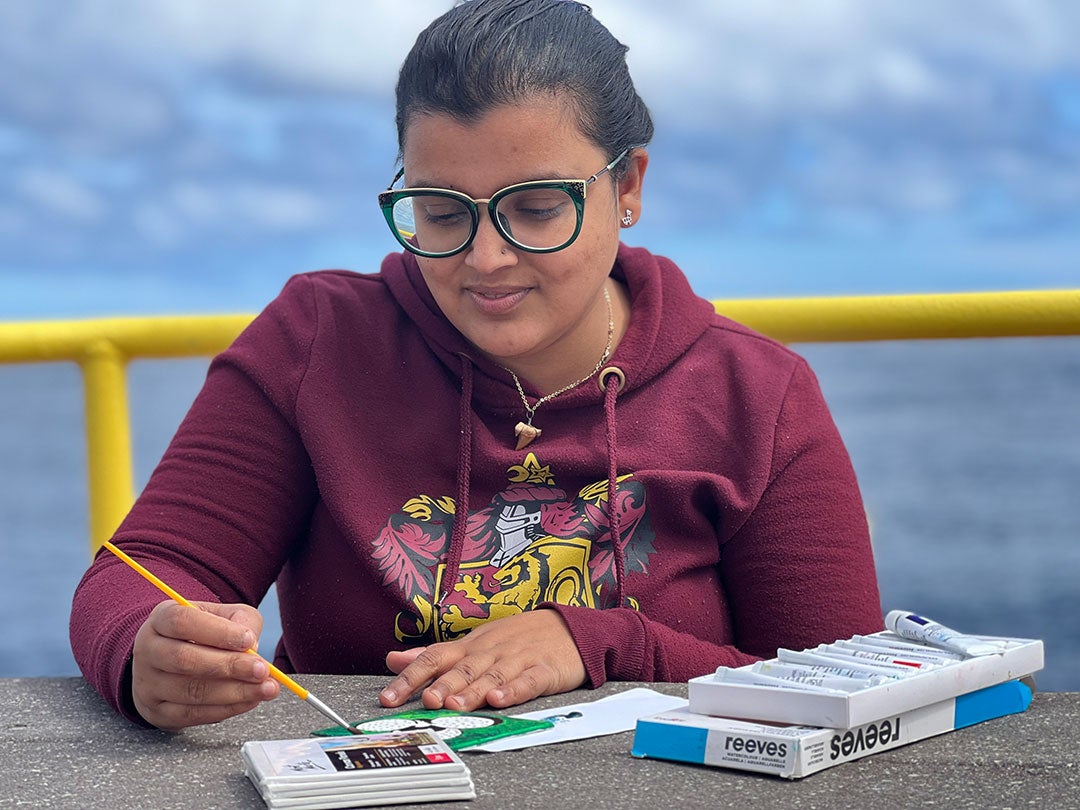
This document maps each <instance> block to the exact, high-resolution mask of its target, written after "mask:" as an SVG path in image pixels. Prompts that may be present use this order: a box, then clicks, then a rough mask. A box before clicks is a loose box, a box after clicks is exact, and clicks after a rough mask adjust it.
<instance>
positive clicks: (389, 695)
mask: <svg viewBox="0 0 1080 810" xmlns="http://www.w3.org/2000/svg"><path fill="white" fill-rule="evenodd" d="M381 696H382V697H383V698H384V699H385V700H390V701H394V700H397V692H395V691H394V690H393V689H390V688H389V687H387V688H386V689H383V690H382V695H381Z"/></svg>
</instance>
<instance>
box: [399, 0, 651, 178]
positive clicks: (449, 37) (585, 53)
mask: <svg viewBox="0 0 1080 810" xmlns="http://www.w3.org/2000/svg"><path fill="white" fill-rule="evenodd" d="M627 50H628V48H627V47H626V46H625V45H623V44H622V43H621V42H619V41H618V40H617V39H615V37H614V36H612V34H611V32H610V31H608V30H607V28H605V27H604V26H603V25H602V24H601V23H600V22H599V21H598V20H597V19H596V18H595V17H593V14H592V9H590V8H589V7H588V6H586V5H584V4H582V3H578V2H575V0H464V1H463V2H461V3H459V4H458V5H456V6H455V7H454V8H452V9H450V11H448V12H446V13H445V14H443V15H442V16H441V17H438V18H437V19H436V20H435V21H434V22H432V23H431V25H429V26H428V27H427V28H426V29H424V31H422V32H421V33H420V36H418V37H417V38H416V43H415V44H414V45H413V47H412V50H410V51H409V54H408V56H406V57H405V62H404V64H403V65H402V66H401V73H400V74H399V76H398V84H397V133H398V148H399V150H402V151H403V150H404V148H405V130H406V128H407V126H408V123H409V119H410V117H411V116H413V115H415V114H417V113H446V114H449V115H452V116H454V117H455V118H458V119H460V120H463V121H469V120H476V119H478V118H480V117H481V116H482V115H484V113H486V112H488V111H490V110H491V109H493V108H494V107H497V106H500V105H503V104H512V103H517V102H521V101H524V100H526V99H528V98H529V97H531V96H535V95H536V94H543V93H554V92H556V91H562V92H565V93H568V94H569V95H570V98H571V100H572V102H573V105H574V108H575V112H576V114H577V119H578V126H579V127H580V129H581V132H582V134H584V135H585V136H586V137H587V138H589V139H590V140H591V141H593V143H595V144H596V145H597V146H598V147H600V148H601V149H602V150H604V151H605V152H606V153H607V154H608V155H610V156H611V157H615V156H616V155H618V154H619V153H620V152H622V151H623V150H624V149H626V148H628V147H631V146H644V145H645V144H647V143H648V142H649V140H651V138H652V134H653V124H652V118H651V116H650V115H649V110H648V109H647V108H646V106H645V103H644V102H643V101H642V100H641V97H640V96H638V94H637V91H636V90H635V89H634V83H633V81H632V80H631V78H630V71H629V70H628V68H627V66H626V52H627ZM625 165H626V163H625V162H623V163H622V164H620V166H619V167H617V168H622V167H625Z"/></svg>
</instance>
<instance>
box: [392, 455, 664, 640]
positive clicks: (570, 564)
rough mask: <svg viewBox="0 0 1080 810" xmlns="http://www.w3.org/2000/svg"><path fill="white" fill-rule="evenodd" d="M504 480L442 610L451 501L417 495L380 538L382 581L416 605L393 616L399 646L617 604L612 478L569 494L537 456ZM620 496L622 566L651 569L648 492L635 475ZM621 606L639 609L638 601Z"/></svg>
mask: <svg viewBox="0 0 1080 810" xmlns="http://www.w3.org/2000/svg"><path fill="white" fill-rule="evenodd" d="M507 478H508V484H507V487H506V489H504V490H503V491H502V492H500V493H498V494H497V495H496V496H495V497H493V498H492V499H491V502H490V504H489V505H488V506H487V507H486V508H484V509H481V510H479V511H477V512H473V513H472V514H469V515H468V516H467V517H466V521H467V523H466V530H465V535H466V536H465V545H464V548H463V550H462V555H461V564H460V566H459V568H458V575H457V581H456V582H455V583H454V585H453V588H452V589H449V595H448V596H447V597H446V598H445V599H443V600H442V603H441V604H440V605H439V607H438V608H437V607H436V606H435V599H436V595H437V594H440V593H442V592H443V591H445V590H448V589H446V588H444V586H443V582H442V577H443V575H444V573H445V570H446V554H447V551H448V549H449V546H450V533H451V528H452V526H453V520H454V519H455V517H456V505H455V503H454V500H453V498H449V497H446V496H443V497H440V498H432V497H430V496H427V495H421V496H418V497H416V498H413V499H411V500H410V501H408V502H407V503H406V504H405V505H404V506H403V507H402V510H401V512H398V513H397V514H396V515H393V516H391V518H390V520H389V521H388V523H387V525H386V528H384V529H383V530H382V531H381V532H380V533H379V536H378V537H377V538H376V539H375V541H374V544H373V545H374V551H373V556H374V558H375V562H376V564H377V565H378V567H379V571H380V572H381V574H382V581H383V584H384V585H385V586H386V587H389V588H391V589H393V590H396V591H397V592H398V593H399V595H400V596H401V597H403V598H404V601H406V602H407V603H408V604H409V605H410V606H411V607H410V609H407V610H403V611H401V612H400V613H399V614H398V615H397V618H396V621H395V627H394V631H395V633H396V635H397V638H398V639H399V640H401V641H408V642H411V643H415V644H428V643H431V642H433V641H445V640H447V639H452V638H456V637H457V636H460V635H462V634H464V633H466V632H467V631H468V630H470V629H472V628H473V627H476V626H477V625H479V624H481V623H483V622H485V621H488V620H489V619H497V618H500V617H503V616H509V615H512V614H514V613H521V612H523V611H526V610H531V609H533V608H535V607H536V606H537V605H539V604H541V603H542V602H558V603H561V604H564V605H581V606H585V607H599V608H605V607H614V600H615V558H614V555H613V553H612V551H613V549H612V545H611V535H610V531H609V523H608V504H607V498H608V492H607V481H597V482H596V483H594V484H590V485H589V486H587V487H585V488H583V489H582V490H581V491H579V492H578V493H577V495H576V496H575V497H567V495H566V493H565V492H564V491H563V490H561V489H559V488H558V487H556V486H555V476H554V475H553V473H552V472H551V469H550V468H549V467H547V466H542V465H541V464H540V462H539V460H538V459H537V457H536V455H535V454H534V453H529V454H528V455H527V456H526V457H525V460H524V462H523V463H522V464H516V465H514V466H512V467H510V469H509V470H507ZM615 500H616V503H615V508H616V509H618V510H619V515H620V523H619V527H620V534H621V536H622V545H623V549H624V555H625V565H626V567H625V570H626V571H627V572H628V573H629V572H631V571H635V570H636V571H640V572H642V573H645V572H647V571H648V561H649V557H650V555H651V554H652V553H653V537H654V535H653V531H652V528H651V526H650V525H649V520H648V516H647V514H646V509H645V488H644V487H643V486H642V485H641V484H640V483H639V482H637V481H635V480H633V476H632V475H625V476H621V477H620V478H619V479H618V488H617V495H616V498H615ZM625 605H626V606H629V607H633V608H635V609H636V608H637V607H638V605H637V602H636V601H635V600H634V599H633V597H627V599H626V602H625Z"/></svg>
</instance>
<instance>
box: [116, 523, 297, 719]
mask: <svg viewBox="0 0 1080 810" xmlns="http://www.w3.org/2000/svg"><path fill="white" fill-rule="evenodd" d="M104 546H105V548H107V549H108V550H109V551H111V552H112V553H113V554H115V555H116V556H117V557H119V558H120V559H121V560H123V561H124V562H126V563H127V564H128V565H129V566H131V567H132V568H133V569H135V570H136V571H138V572H139V573H140V574H142V576H143V577H144V578H145V579H146V580H147V581H148V582H150V583H152V584H153V585H155V586H157V588H158V589H159V590H161V592H162V593H164V594H166V595H167V596H169V598H171V599H173V600H174V601H176V602H179V603H180V604H181V605H184V606H185V607H192V608H195V609H196V610H199V609H200V608H199V606H198V605H196V604H195V603H194V602H191V601H189V600H187V599H185V598H184V597H182V596H181V595H180V594H179V593H177V592H176V591H174V590H173V589H172V588H170V587H169V586H168V585H166V584H165V583H164V582H162V581H161V580H160V579H158V578H157V577H156V576H154V575H153V574H151V573H150V572H149V571H148V570H146V568H144V567H143V566H142V565H140V564H139V563H137V562H135V560H133V559H131V557H129V556H128V555H127V554H125V553H124V552H123V551H121V550H120V549H118V548H117V547H116V546H114V545H113V544H112V543H110V542H109V541H108V540H106V541H105V543H104ZM248 652H249V653H251V654H252V655H256V656H259V654H258V653H257V652H256V651H255V650H248ZM259 657H260V658H262V656H259ZM263 661H266V659H265V658H263ZM266 665H267V666H268V667H270V677H271V678H273V679H274V680H275V681H277V682H278V683H280V684H281V685H282V686H284V687H285V688H286V689H288V690H289V691H290V692H292V693H293V694H294V695H296V696H297V697H299V698H301V699H302V700H307V699H308V694H309V693H308V690H307V689H305V688H304V687H302V686H301V685H300V684H298V683H297V682H296V681H294V680H293V679H292V678H290V677H289V676H288V675H286V674H285V673H284V672H282V671H281V670H280V669H278V668H277V667H275V666H274V665H273V664H271V663H270V662H269V661H266Z"/></svg>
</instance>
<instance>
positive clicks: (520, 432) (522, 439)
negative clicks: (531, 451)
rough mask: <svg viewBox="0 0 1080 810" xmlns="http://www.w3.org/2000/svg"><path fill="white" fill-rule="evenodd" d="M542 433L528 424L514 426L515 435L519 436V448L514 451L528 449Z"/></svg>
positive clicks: (521, 423)
mask: <svg viewBox="0 0 1080 810" xmlns="http://www.w3.org/2000/svg"><path fill="white" fill-rule="evenodd" d="M541 432H542V431H541V430H540V428H538V427H533V426H532V425H530V424H528V423H527V422H518V423H517V424H516V425H514V435H515V436H517V447H516V448H514V449H515V450H520V449H521V448H523V447H527V446H528V445H529V443H530V442H532V440H533V439H535V438H536V437H537V436H539V435H540V433H541Z"/></svg>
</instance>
